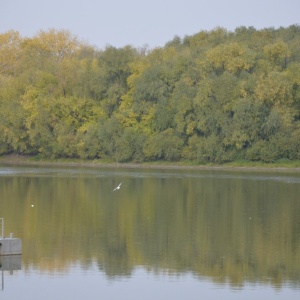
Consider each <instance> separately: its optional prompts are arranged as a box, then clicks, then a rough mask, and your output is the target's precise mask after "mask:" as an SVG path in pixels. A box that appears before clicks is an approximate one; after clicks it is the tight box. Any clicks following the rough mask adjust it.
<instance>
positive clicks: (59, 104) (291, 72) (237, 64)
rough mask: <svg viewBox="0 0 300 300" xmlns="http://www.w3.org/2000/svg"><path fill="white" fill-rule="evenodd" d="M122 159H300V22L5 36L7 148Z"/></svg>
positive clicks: (0, 138)
mask: <svg viewBox="0 0 300 300" xmlns="http://www.w3.org/2000/svg"><path fill="white" fill-rule="evenodd" d="M6 153H19V154H32V155H40V156H43V157H55V158H58V157H70V158H86V159H94V158H109V159H112V160H114V161H119V162H128V161H135V162H142V161H151V160H159V159H160V160H169V161H175V160H183V159H186V160H193V161H196V162H198V163H205V162H214V163H222V162H227V161H234V160H240V159H245V160H251V161H264V162H273V161H276V160H278V159H291V160H294V159H300V26H299V25H292V26H290V27H288V28H282V27H281V28H278V29H274V28H266V29H262V30H256V29H255V28H253V27H238V28H236V30H235V31H234V32H229V31H227V30H226V29H224V28H216V29H214V30H212V31H200V32H199V33H197V34H195V35H192V36H186V37H184V38H179V37H175V38H174V39H173V40H171V41H170V42H168V43H166V45H165V46H164V47H162V48H157V49H151V50H150V49H147V48H142V49H140V48H139V49H137V48H134V47H131V46H126V47H123V48H115V47H112V46H108V47H106V48H105V49H102V50H99V49H97V48H95V47H93V46H90V45H88V44H86V43H84V42H81V41H79V40H78V39H77V38H76V37H74V36H72V34H70V32H68V31H64V30H60V31H58V30H54V29H52V30H49V31H47V32H45V31H41V32H40V33H39V34H37V35H36V36H34V37H32V38H24V37H21V36H20V34H19V33H18V32H15V31H8V32H6V33H3V34H1V35H0V155H1V154H6Z"/></svg>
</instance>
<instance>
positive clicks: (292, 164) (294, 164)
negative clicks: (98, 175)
mask: <svg viewBox="0 0 300 300" xmlns="http://www.w3.org/2000/svg"><path fill="white" fill-rule="evenodd" d="M0 163H2V164H39V165H43V164H44V165H48V164H51V165H87V166H99V167H100V166H114V167H123V166H124V167H130V166H132V167H162V168H164V167H166V168H172V167H173V168H176V167H180V168H183V167H187V168H201V167H203V168H204V167H206V168H207V167H208V168H209V167H220V168H226V167H228V168H291V169H292V168H300V160H288V159H280V160H277V161H275V162H272V163H264V162H259V161H247V160H237V161H233V162H228V163H224V164H213V163H205V164H203V163H199V162H196V161H188V160H182V161H175V162H173V161H172V162H170V161H162V160H157V161H151V162H143V163H134V162H130V163H118V162H115V161H112V160H110V159H91V160H88V159H79V158H44V157H40V156H38V155H37V156H25V155H16V154H10V155H2V156H0Z"/></svg>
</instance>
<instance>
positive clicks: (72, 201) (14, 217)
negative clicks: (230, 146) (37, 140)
mask: <svg viewBox="0 0 300 300" xmlns="http://www.w3.org/2000/svg"><path fill="white" fill-rule="evenodd" d="M120 182H122V186H121V189H120V190H118V191H116V192H112V190H113V189H114V188H115V187H116V186H117V185H118V184H119V183H120ZM299 195H300V175H299V174H297V173H295V172H289V173H285V172H282V171H281V172H278V171H277V172H276V171H274V172H254V171H253V172H249V171H224V170H223V171H222V170H157V169H155V170H149V169H148V170H147V169H103V168H68V167H65V168H51V167H47V168H45V167H11V166H0V217H3V218H5V233H6V235H9V233H10V232H13V233H14V235H15V236H17V237H20V238H22V242H23V254H22V256H21V258H20V270H18V268H17V267H16V268H15V270H7V269H6V270H3V266H4V263H3V262H2V264H1V261H0V266H1V265H2V285H1V289H0V297H1V296H2V295H3V296H4V298H5V299H19V298H23V299H57V300H58V299H82V298H83V297H87V298H88V299H99V298H104V299H154V298H155V299H166V298H168V299H183V298H184V299H199V298H200V297H201V298H209V299H220V298H222V299H241V297H242V298H243V299H253V298H254V297H259V298H262V297H269V298H270V297H272V299H273V298H274V299H296V298H297V299H298V298H299V295H300V198H299ZM6 265H7V264H6ZM16 265H17V264H16ZM45 291H47V292H46V293H45ZM1 294H2V295H1Z"/></svg>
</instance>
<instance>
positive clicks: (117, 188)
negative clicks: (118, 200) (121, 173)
mask: <svg viewBox="0 0 300 300" xmlns="http://www.w3.org/2000/svg"><path fill="white" fill-rule="evenodd" d="M121 185H122V182H121V183H120V184H119V185H118V186H117V187H116V188H115V189H113V190H112V191H113V192H114V191H116V190H119V189H120V188H121Z"/></svg>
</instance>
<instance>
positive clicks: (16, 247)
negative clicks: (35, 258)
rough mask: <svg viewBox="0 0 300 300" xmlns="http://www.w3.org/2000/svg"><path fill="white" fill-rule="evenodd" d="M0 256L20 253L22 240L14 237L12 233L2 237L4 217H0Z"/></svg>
mask: <svg viewBox="0 0 300 300" xmlns="http://www.w3.org/2000/svg"><path fill="white" fill-rule="evenodd" d="M0 223H1V227H2V228H1V231H0V233H1V234H0V256H4V255H20V254H22V241H21V239H19V238H14V237H13V233H11V234H10V236H9V237H4V219H3V218H0Z"/></svg>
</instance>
